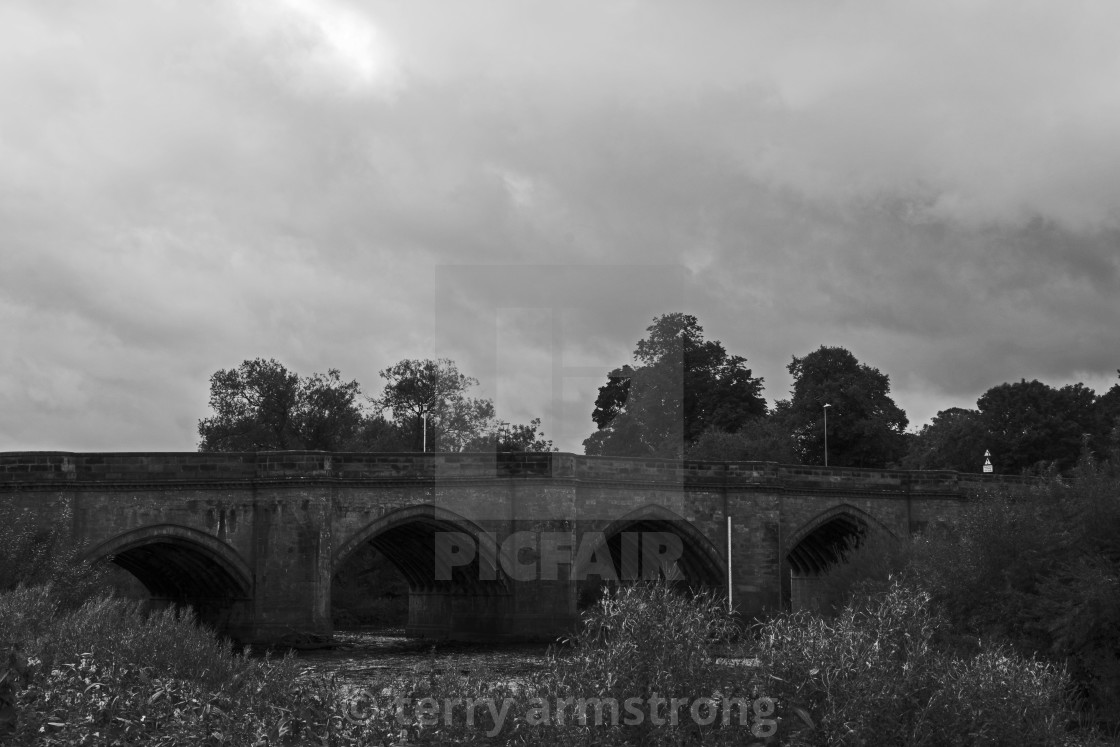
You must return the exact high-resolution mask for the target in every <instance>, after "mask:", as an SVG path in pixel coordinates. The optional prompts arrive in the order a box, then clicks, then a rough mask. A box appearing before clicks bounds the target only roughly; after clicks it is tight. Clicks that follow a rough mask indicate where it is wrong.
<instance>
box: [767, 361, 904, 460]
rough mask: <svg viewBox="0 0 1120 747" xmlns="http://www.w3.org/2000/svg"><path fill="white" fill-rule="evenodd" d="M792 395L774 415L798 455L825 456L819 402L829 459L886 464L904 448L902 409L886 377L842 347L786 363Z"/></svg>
mask: <svg viewBox="0 0 1120 747" xmlns="http://www.w3.org/2000/svg"><path fill="white" fill-rule="evenodd" d="M788 369H789V372H790V374H792V375H793V389H792V391H791V395H792V396H791V398H790V399H789V400H785V401H783V402H780V403H778V407H777V408H776V413H775V416H776V417H777V418H778V419H779V420H780V421H782V422H784V423H785V425H786V427H787V428H788V430H789V432H790V433H791V434H792V436H793V438H794V440H795V442H796V444H797V446H796V448H797V451H798V454H799V455H800V457H801V461H802V462H803V463H806V464H822V463H823V462H824V419H825V415H824V406H825V405H826V404H827V405H830V407H829V412H828V416H827V417H828V463H829V464H830V465H836V466H843V467H885V466H887V465H889V464H894V463H897V462H898V460H900V459H901V458H902V456H903V454H904V453H905V450H906V440H905V437H904V432H905V430H906V425H907V422H908V421H907V418H906V413H904V412H903V411H902V409H901V408H900V407H899V406H898V405H896V404H895V403H894V400H893V399H891V396H890V390H891V385H890V377H889V376H887V375H886V374H884V373H882V372H880V371H879V369H877V368H872V367H871V366H868V365H865V364H862V363H860V362H859V361H858V360H857V359H856V357H855V356H854V355H852V353H851V352H850V351H848V350H846V349H844V348H842V347H825V346H823V345H822V346H821V347H820V348H819V349H817V350H814V351H813V352H811V353H808V354H807V355H805V356H804V357H802V358H798V357H796V356H794V358H793V361H792V362H791V363H790V364H789V366H788Z"/></svg>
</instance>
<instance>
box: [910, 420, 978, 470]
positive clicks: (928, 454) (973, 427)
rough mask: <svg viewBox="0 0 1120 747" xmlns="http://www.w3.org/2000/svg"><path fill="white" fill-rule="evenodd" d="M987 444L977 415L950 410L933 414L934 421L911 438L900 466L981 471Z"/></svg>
mask: <svg viewBox="0 0 1120 747" xmlns="http://www.w3.org/2000/svg"><path fill="white" fill-rule="evenodd" d="M986 443H987V439H986V431H985V430H984V424H983V421H982V419H981V415H980V412H979V411H978V410H965V409H962V408H960V407H950V408H949V409H947V410H941V411H940V412H938V413H937V414H936V415H934V417H933V420H932V421H931V422H930V423H928V424H927V425H923V426H922V430H921V431H919V432H918V434H917V435H915V436H913V438H912V440H911V442H910V445H909V448H908V450H907V454H906V457H905V458H904V459H903V460H902V466H903V467H906V468H907V469H952V470H957V471H958V472H980V471H981V470H982V468H983V466H984V451H985V449H986V448H987V447H986V446H985V444H986Z"/></svg>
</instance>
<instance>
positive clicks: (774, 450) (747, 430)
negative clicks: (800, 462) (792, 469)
mask: <svg viewBox="0 0 1120 747" xmlns="http://www.w3.org/2000/svg"><path fill="white" fill-rule="evenodd" d="M794 445H795V444H794V442H793V439H792V438H790V435H789V432H788V431H786V429H785V428H784V427H783V425H782V424H781V423H780V422H779V421H778V420H777V419H776V418H774V417H772V416H770V417H765V418H755V419H754V420H751V421H750V422H748V423H747V424H746V425H744V426H743V427H742V428H740V429H739V430H738V431H736V432H734V433H728V432H727V431H721V430H719V429H718V428H709V429H708V430H706V431H704V432H703V433H701V434H700V437H699V438H698V439H696V441H695V442H693V444H692V445H691V446H689V447H688V450H687V451H686V452H685V457H686V458H688V459H696V460H700V461H708V462H779V463H782V464H796V463H797V452H796V451H795V450H794Z"/></svg>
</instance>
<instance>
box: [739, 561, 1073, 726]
mask: <svg viewBox="0 0 1120 747" xmlns="http://www.w3.org/2000/svg"><path fill="white" fill-rule="evenodd" d="M944 625H945V622H944V620H943V619H942V618H941V617H940V616H939V615H938V614H937V613H935V612H933V611H932V610H931V606H930V595H929V594H928V593H927V592H924V591H921V590H920V589H917V588H915V587H913V586H910V585H906V584H903V583H901V582H897V581H896V582H894V583H892V585H891V586H890V587H889V588H888V589H887V590H886V591H885V592H882V593H877V594H869V595H864V596H859V597H857V598H856V599H854V600H853V602H852V603H850V604H849V605H848V606H847V607H845V608H844V609H843V610H842V611H841V613H840V615H839V616H838V617H837V618H836V619H835V620H833V621H827V620H825V619H824V618H821V617H819V616H813V615H808V614H804V613H791V614H785V615H780V616H778V617H776V618H775V619H773V620H771V621H770V622H768V623H766V624H764V625H763V626H761V628H760V630H759V635H758V643H757V649H756V656H757V657H758V660H759V664H760V671H761V674H762V675H763V676H764V677H765V679H766V682H767V685H766V687H767V690H768V692H769V694H771V695H773V696H775V697H776V699H777V700H778V701H779V703H781V704H782V707H783V710H784V711H785V712H786V713H789V714H798V715H799V718H798V719H797V721H799V722H800V724H799V725H800V726H802V727H803V731H802V733H801V735H800V738H801V739H803V740H804V741H805V742H806V743H809V744H821V745H825V744H827V745H856V744H868V745H870V744H898V745H911V744H913V745H917V744H988V745H1016V746H1018V745H1052V744H1060V743H1062V739H1063V738H1064V737H1065V725H1066V722H1067V720H1068V719H1069V718H1070V717H1071V714H1072V712H1073V702H1072V700H1071V699H1070V697H1069V695H1068V684H1069V682H1068V677H1066V675H1065V673H1064V672H1063V671H1061V670H1058V669H1055V668H1054V667H1053V666H1051V665H1049V664H1046V663H1042V662H1038V661H1034V660H1028V659H1023V658H1021V657H1017V656H1015V655H1013V654H1010V653H1008V652H1005V651H1002V650H989V651H983V652H981V653H980V654H979V655H977V656H974V657H971V658H963V659H962V658H959V657H956V656H954V655H952V654H950V653H947V652H944V651H943V650H941V649H940V648H939V647H938V646H936V643H935V641H936V636H937V634H938V632H939V631H940V630H941V629H943V628H944ZM788 725H789V724H788V722H787V726H788Z"/></svg>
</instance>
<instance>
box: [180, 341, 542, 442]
mask: <svg viewBox="0 0 1120 747" xmlns="http://www.w3.org/2000/svg"><path fill="white" fill-rule="evenodd" d="M381 376H382V378H383V379H385V386H384V389H383V391H382V394H381V396H380V397H377V398H368V397H363V395H362V392H361V388H360V386H359V384H358V382H357V381H344V380H343V378H342V375H341V374H340V373H339V371H338V370H337V369H330V370H328V371H327V373H325V374H322V373H316V374H312V375H311V376H306V377H304V376H300V375H299V374H297V373H295V372H293V371H289V370H288V369H287V368H286V367H285V366H283V365H282V364H281V363H279V362H277V361H276V360H274V359H270V360H264V359H261V358H256V359H254V360H246V361H244V362H243V363H242V364H241V365H240V366H238V367H237V368H231V369H228V370H219V371H217V372H215V373H214V374H213V375H212V376H211V377H210V407H211V409H212V410H213V414H212V415H211V416H210V417H207V418H203V419H202V420H200V421H199V422H198V433H199V436H200V441H199V445H198V448H199V451H273V450H275V451H282V450H289V449H308V450H322V451H420V450H421V449H422V448H424V447H426V448H427V449H428V450H429V451H437V450H438V451H466V450H473V451H495V450H497V451H550V450H552V442H551V441H549V440H548V439H546V438H545V437H544V434H543V433H542V432H541V431H540V419H539V418H535V419H533V420H532V421H531V422H530V424H529V425H522V424H516V423H507V422H505V421H499V420H497V419H496V418H495V416H494V405H493V403H492V402H491V401H490V400H489V399H485V398H477V397H469V396H467V393H468V392H469V390H470V389H471V388H472V387H474V386H476V385H477V384H478V381H477V380H476V379H473V378H471V377H469V376H466V375H464V374H462V373H460V372H459V370H458V368H457V367H456V366H455V364H454V362H452V361H450V360H448V359H439V360H403V361H400V362H399V363H397V364H396V365H393V366H390V367H389V368H386V369H384V370H383V371H381ZM386 411H388V412H389V414H390V416H391V417H390V418H386V417H385V416H384V414H383V413H384V412H386ZM425 425H426V426H427V429H428V431H427V439H425V437H424V427H425Z"/></svg>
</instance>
